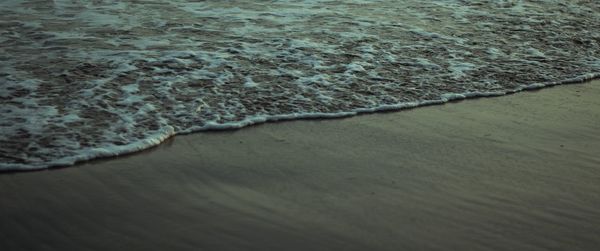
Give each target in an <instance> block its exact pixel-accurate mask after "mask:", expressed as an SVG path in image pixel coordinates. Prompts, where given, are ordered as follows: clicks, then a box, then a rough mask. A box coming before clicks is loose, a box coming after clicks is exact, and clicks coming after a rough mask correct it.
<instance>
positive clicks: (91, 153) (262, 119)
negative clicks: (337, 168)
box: [0, 73, 600, 172]
mask: <svg viewBox="0 0 600 251" xmlns="http://www.w3.org/2000/svg"><path fill="white" fill-rule="evenodd" d="M597 78H600V73H589V74H585V75H582V76H579V77H575V78H570V79H565V80H563V81H552V82H546V83H534V84H529V85H521V86H519V87H517V88H515V89H512V90H506V91H498V92H467V93H447V94H442V95H441V99H439V100H423V101H417V102H406V103H399V104H392V105H382V106H378V107H373V108H359V109H354V110H351V111H347V112H337V113H320V112H319V113H292V114H278V115H271V116H253V117H249V118H246V119H244V120H242V121H239V122H235V123H227V124H218V123H214V122H209V123H207V124H206V125H204V126H201V127H200V126H198V127H192V128H189V129H186V130H183V131H179V132H175V129H174V128H173V127H172V126H167V127H164V128H162V129H161V130H159V132H157V133H156V134H154V135H153V136H151V137H148V138H146V139H143V140H139V141H136V142H134V143H131V144H127V145H122V146H112V147H110V148H93V149H89V150H87V151H85V152H84V153H82V154H79V155H76V156H70V157H65V158H61V159H57V160H53V161H50V162H46V163H41V164H7V163H0V172H6V171H33V170H40V169H46V168H52V167H58V166H71V165H74V164H76V163H79V162H83V161H87V160H92V159H96V158H104V157H114V156H119V155H124V154H129V153H133V152H138V151H141V150H144V149H148V148H150V147H153V146H156V145H158V144H160V143H162V142H163V141H165V140H166V139H168V138H170V137H172V136H174V135H177V134H189V133H195V132H200V131H211V130H231V129H239V128H243V127H246V126H250V125H254V124H260V123H266V122H275V121H284V120H296V119H328V118H341V117H349V116H354V115H357V114H362V113H375V112H381V111H397V110H402V109H408V108H415V107H419V106H427V105H434V104H443V103H446V102H449V101H455V100H462V99H468V98H478V97H494V96H503V95H507V94H512V93H517V92H521V91H526V90H536V89H541V88H544V87H550V86H555V85H564V84H575V83H583V82H586V81H590V80H593V79H597Z"/></svg>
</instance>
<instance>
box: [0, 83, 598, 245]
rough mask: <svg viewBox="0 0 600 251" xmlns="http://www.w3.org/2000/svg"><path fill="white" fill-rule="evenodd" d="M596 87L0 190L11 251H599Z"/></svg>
mask: <svg viewBox="0 0 600 251" xmlns="http://www.w3.org/2000/svg"><path fill="white" fill-rule="evenodd" d="M599 97H600V81H592V82H589V83H584V84H573V85H565V86H557V87H552V88H546V89H542V90H539V91H528V92H521V93H517V94H514V95H507V96H502V97H494V98H480V99H469V100H464V101H459V102H450V103H447V104H443V105H433V106H426V107H420V108H416V109H407V110H402V111H398V112H387V113H376V114H368V115H361V116H354V117H349V118H343V119H327V120H299V121H286V122H278V123H267V124H261V125H256V126H250V127H247V128H243V129H241V130H230V131H215V132H201V133H195V134H189V135H178V136H175V137H173V138H171V139H169V140H167V142H164V143H163V144H161V145H159V146H158V147H155V148H151V149H148V150H145V151H142V152H139V153H135V154H131V155H127V156H122V157H117V158H108V159H101V160H95V161H90V162H84V163H81V164H78V165H76V166H72V167H67V168H60V169H51V170H47V171H37V172H13V173H3V174H2V175H0V222H1V224H0V249H1V250H594V249H595V248H597V247H598V246H600V238H598V237H599V236H600V98H599Z"/></svg>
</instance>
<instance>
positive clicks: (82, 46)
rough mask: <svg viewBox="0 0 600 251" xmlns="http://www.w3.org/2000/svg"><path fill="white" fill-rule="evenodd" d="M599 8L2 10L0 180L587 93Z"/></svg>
mask: <svg viewBox="0 0 600 251" xmlns="http://www.w3.org/2000/svg"><path fill="white" fill-rule="evenodd" d="M599 13H600V3H599V2H597V1H578V2H575V1H570V2H565V1H558V0H548V1H536V2H532V1H519V0H514V1H483V0H480V1H459V0H447V1H416V0H406V1H392V0H379V1H363V0H353V1H328V0H304V1H291V0H282V1H241V0H239V1H202V2H188V1H179V0H176V1H152V0H150V1H143V2H129V1H91V0H88V1H86V0H82V1H46V2H43V3H40V2H39V1H27V0H25V1H12V0H8V1H2V2H0V14H1V15H0V102H1V105H2V106H1V107H0V170H29V169H41V168H48V167H52V166H64V165H72V164H74V163H76V162H78V161H82V160H88V159H92V158H98V157H105V156H115V155H119V154H124V153H129V152H134V151H139V150H142V149H145V148H148V147H151V146H154V145H157V144H159V143H160V142H162V141H163V140H165V139H167V138H168V137H171V136H173V135H175V134H181V133H191V132H196V131H203V130H223V129H233V128H241V127H244V126H248V125H251V124H256V123H263V122H267V121H278V120H289V119H300V118H332V117H342V116H352V115H355V114H358V113H367V112H377V111H387V110H398V109H403V108H410V107H417V106H422V105H429V104H439V103H444V102H448V101H451V100H459V99H465V98H471V97H482V96H498V95H505V94H508V93H514V92H518V91H522V90H529V89H536V88H542V87H545V86H549V85H557V84H565V83H574V82H582V81H586V80H589V79H592V78H596V77H598V76H600V75H599V73H600V14H599Z"/></svg>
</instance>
